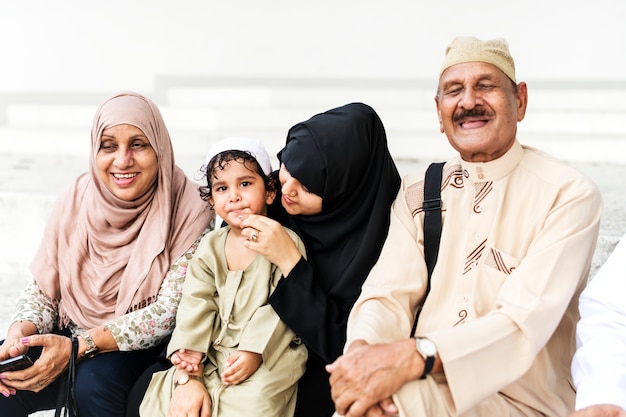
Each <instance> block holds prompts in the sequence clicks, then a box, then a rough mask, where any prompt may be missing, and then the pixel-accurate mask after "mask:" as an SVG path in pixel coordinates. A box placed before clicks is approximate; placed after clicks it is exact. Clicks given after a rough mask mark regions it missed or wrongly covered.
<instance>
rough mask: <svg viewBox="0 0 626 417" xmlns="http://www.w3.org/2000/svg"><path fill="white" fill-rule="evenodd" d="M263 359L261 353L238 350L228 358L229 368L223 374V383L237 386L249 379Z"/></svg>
mask: <svg viewBox="0 0 626 417" xmlns="http://www.w3.org/2000/svg"><path fill="white" fill-rule="evenodd" d="M262 361H263V357H262V356H261V354H259V353H254V352H248V351H245V350H238V351H237V352H235V353H233V354H232V355H230V356H229V357H228V359H227V360H226V362H227V363H228V368H226V370H225V371H224V372H222V382H223V383H224V384H226V385H237V384H240V383H242V382H243V381H245V380H246V379H248V377H249V376H250V375H252V374H253V373H254V372H255V371H256V370H257V369H259V366H261V362H262Z"/></svg>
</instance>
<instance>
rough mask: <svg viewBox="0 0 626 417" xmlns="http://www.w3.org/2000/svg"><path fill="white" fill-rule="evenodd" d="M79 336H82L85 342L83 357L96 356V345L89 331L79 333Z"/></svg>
mask: <svg viewBox="0 0 626 417" xmlns="http://www.w3.org/2000/svg"><path fill="white" fill-rule="evenodd" d="M80 337H82V338H83V340H84V341H85V344H87V350H86V351H85V353H84V354H83V358H93V357H94V356H96V355H97V354H98V345H96V342H94V340H93V338H92V337H91V335H90V334H89V332H84V333H81V334H80Z"/></svg>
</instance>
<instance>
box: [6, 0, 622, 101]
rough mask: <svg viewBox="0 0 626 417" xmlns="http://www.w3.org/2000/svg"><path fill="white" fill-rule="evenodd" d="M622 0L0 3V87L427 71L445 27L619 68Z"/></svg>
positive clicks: (537, 64)
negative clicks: (161, 78)
mask: <svg viewBox="0 0 626 417" xmlns="http://www.w3.org/2000/svg"><path fill="white" fill-rule="evenodd" d="M625 21H626V2H624V1H623V0H596V1H593V2H589V1H580V0H555V1H538V0H531V1H506V0H483V1H480V2H467V1H455V0H431V1H428V2H426V1H418V0H384V1H382V0H315V1H312V0H266V1H259V0H228V1H224V0H219V1H216V0H209V1H202V0H176V1H167V0H107V1H103V2H95V1H88V0H57V1H50V0H28V1H14V0H0V39H1V41H0V42H1V43H0V50H1V53H0V60H1V62H2V65H0V94H2V93H7V92H25V91H26V92H28V91H30V92H42V91H48V92H81V91H107V92H108V91H117V90H121V89H132V90H138V91H143V92H146V93H148V92H149V91H150V90H152V89H153V88H154V83H155V77H156V76H157V75H176V76H181V75H194V76H198V75H202V76H246V77H337V78H345V77H354V78H431V77H432V78H434V77H435V75H436V73H437V71H438V67H439V63H440V62H441V58H442V57H443V52H444V49H445V46H446V45H447V44H448V43H449V41H450V40H451V39H452V38H453V37H454V36H457V35H475V36H478V37H482V38H491V37H498V36H502V37H505V38H506V39H507V40H508V41H509V43H510V46H511V51H512V53H513V55H514V57H515V59H516V62H517V67H518V78H520V79H533V78H541V79H545V78H557V79H572V80H576V79H621V80H624V79H625V78H626V65H625V55H626V54H624V45H625V43H626V25H624V22H625Z"/></svg>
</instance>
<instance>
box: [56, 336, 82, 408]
mask: <svg viewBox="0 0 626 417" xmlns="http://www.w3.org/2000/svg"><path fill="white" fill-rule="evenodd" d="M77 360H78V339H77V338H76V337H75V336H74V337H72V352H71V353H70V363H69V366H68V367H67V379H66V380H65V384H61V385H62V388H61V390H60V391H59V396H58V398H57V405H56V410H55V412H54V417H60V416H61V412H63V416H64V417H77V416H78V407H77V406H76V397H75V393H74V386H75V384H76V362H77ZM63 385H65V386H64V387H63Z"/></svg>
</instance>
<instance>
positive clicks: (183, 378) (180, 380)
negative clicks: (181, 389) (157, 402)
mask: <svg viewBox="0 0 626 417" xmlns="http://www.w3.org/2000/svg"><path fill="white" fill-rule="evenodd" d="M177 382H178V385H183V384H186V383H187V382H189V375H187V374H182V375H181V376H179V377H178V381H177Z"/></svg>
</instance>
